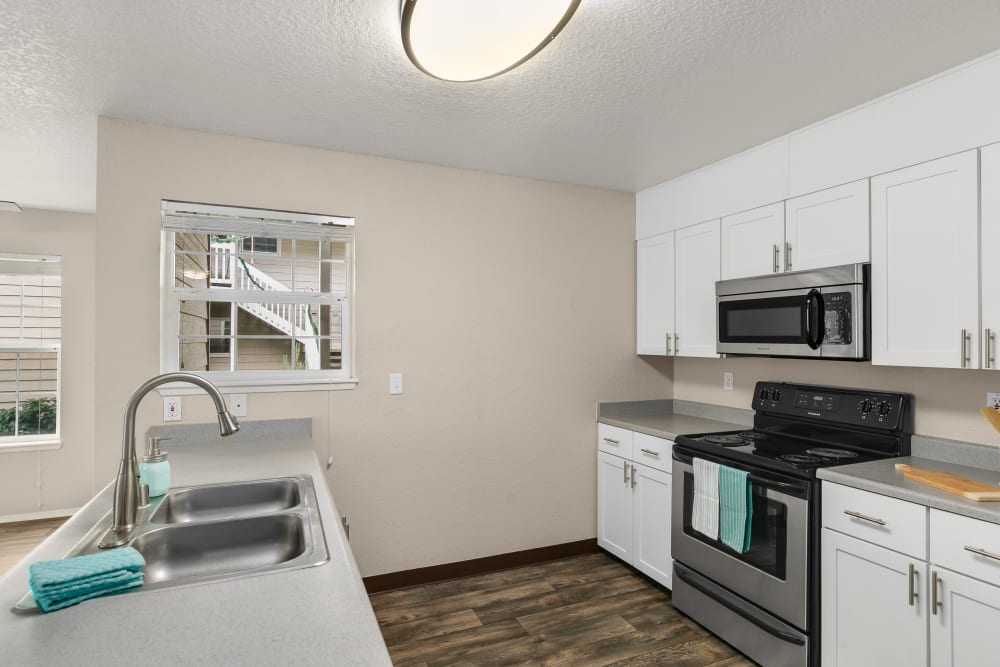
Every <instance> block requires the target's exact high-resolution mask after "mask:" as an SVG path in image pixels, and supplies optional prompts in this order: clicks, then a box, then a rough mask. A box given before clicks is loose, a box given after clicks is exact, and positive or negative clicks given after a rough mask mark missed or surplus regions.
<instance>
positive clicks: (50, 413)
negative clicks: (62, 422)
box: [0, 398, 56, 435]
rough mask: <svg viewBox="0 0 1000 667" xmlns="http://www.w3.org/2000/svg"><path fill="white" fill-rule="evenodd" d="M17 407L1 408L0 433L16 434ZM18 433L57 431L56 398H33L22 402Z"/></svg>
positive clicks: (32, 433)
mask: <svg viewBox="0 0 1000 667" xmlns="http://www.w3.org/2000/svg"><path fill="white" fill-rule="evenodd" d="M16 410H17V408H5V409H3V410H0V435H15V433H14V421H15V417H16ZM17 425H18V432H17V435H38V434H40V433H55V432H56V399H54V398H32V399H30V400H27V401H24V402H23V403H21V414H20V418H19V419H18V420H17Z"/></svg>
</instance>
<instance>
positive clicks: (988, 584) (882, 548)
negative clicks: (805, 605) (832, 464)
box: [820, 482, 1000, 667]
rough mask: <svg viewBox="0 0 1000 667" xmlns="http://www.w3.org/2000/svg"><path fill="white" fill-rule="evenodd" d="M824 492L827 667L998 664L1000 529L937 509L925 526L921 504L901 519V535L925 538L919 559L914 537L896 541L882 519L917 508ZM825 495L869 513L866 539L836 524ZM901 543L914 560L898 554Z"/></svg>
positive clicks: (838, 490) (853, 492)
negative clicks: (902, 509) (898, 510)
mask: <svg viewBox="0 0 1000 667" xmlns="http://www.w3.org/2000/svg"><path fill="white" fill-rule="evenodd" d="M823 489H824V490H823V496H824V501H823V503H824V507H823V531H822V538H821V539H822V546H821V558H822V591H821V595H822V601H821V616H822V620H821V632H822V637H821V639H820V641H821V643H822V657H823V665H824V667H834V666H836V667H839V666H843V667H847V666H850V667H865V666H867V665H872V666H875V665H878V666H880V667H881V666H883V665H900V666H904V665H905V666H906V667H920V666H924V667H926V666H927V665H930V667H993V666H995V665H998V664H1000V631H998V629H1000V586H995V585H993V584H994V583H995V582H997V581H1000V579H998V578H997V577H996V576H995V575H996V572H998V571H1000V553H998V552H1000V542H998V540H1000V525H997V524H994V523H989V522H985V521H980V520H978V519H971V518H969V517H965V516H960V515H956V514H952V513H950V512H943V511H941V510H937V509H931V510H930V514H929V521H928V508H926V507H925V506H923V505H919V507H921V508H923V515H922V516H920V517H914V516H907V517H905V518H906V519H907V520H906V522H905V524H904V527H903V528H902V532H907V531H909V532H912V534H913V535H920V534H923V535H925V541H924V543H923V544H922V545H921V547H922V548H921V549H920V553H921V554H923V557H917V554H916V553H914V551H913V541H912V540H910V539H908V538H909V537H910V536H907V535H902V534H900V533H897V534H896V535H894V534H893V533H892V531H891V530H890V529H889V528H890V524H891V523H892V521H891V519H890V518H889V517H890V515H888V514H886V512H887V511H890V512H891V511H893V504H899V505H900V506H902V505H910V504H911V503H905V502H904V501H900V500H896V499H889V498H886V497H885V496H882V495H879V494H874V493H870V492H867V491H860V490H858V489H849V488H847V487H843V486H841V485H838V484H831V483H829V482H824V483H823ZM831 492H832V493H831ZM845 492H846V493H845ZM828 496H829V497H830V498H832V499H836V498H838V497H841V498H845V497H846V498H848V499H849V500H850V502H851V503H852V506H853V505H857V506H859V507H863V508H864V509H865V510H866V511H867V512H868V514H866V515H865V519H864V521H862V523H864V524H865V526H868V525H869V524H870V528H869V530H870V532H866V533H863V534H862V533H859V532H856V531H857V530H859V529H858V528H856V527H854V526H853V525H848V524H841V525H839V526H837V525H833V523H834V522H833V520H834V518H835V515H836V514H838V513H839V510H840V509H841V508H840V507H839V506H837V507H836V508H833V509H831V508H828V507H827V497H828ZM866 500H867V501H870V502H866ZM887 502H888V503H889V505H886V503H887ZM834 509H835V510H837V511H834ZM828 510H829V511H828ZM851 511H853V510H851ZM855 514H860V512H857V513H855ZM869 515H870V516H869ZM883 515H885V516H883ZM872 519H875V521H874V522H873V521H872ZM879 522H882V523H881V525H880V523H879ZM859 525H860V524H859ZM907 526H908V528H907ZM842 530H847V531H848V532H851V533H852V534H851V535H848V534H845V533H844V532H840V531H842ZM880 530H881V532H880ZM853 535H858V537H855V536H853ZM904 538H906V539H904ZM887 544H891V545H892V546H893V548H888V546H887ZM902 546H905V547H906V548H907V549H908V550H910V553H901V552H899V551H896V550H895V549H896V548H901V547H902ZM928 547H929V548H928ZM928 554H929V556H928ZM952 568H954V569H952Z"/></svg>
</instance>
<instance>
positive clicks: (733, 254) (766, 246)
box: [722, 202, 785, 280]
mask: <svg viewBox="0 0 1000 667" xmlns="http://www.w3.org/2000/svg"><path fill="white" fill-rule="evenodd" d="M784 245H785V204H784V202H779V203H777V204H771V205H770V206H762V207H761V208H755V209H753V210H750V211H744V212H743V213H737V214H736V215H727V216H726V217H724V218H722V280H730V279H732V278H747V277H750V276H762V275H766V274H768V273H779V272H781V271H782V270H783V266H784Z"/></svg>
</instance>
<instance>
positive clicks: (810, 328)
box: [806, 289, 825, 350]
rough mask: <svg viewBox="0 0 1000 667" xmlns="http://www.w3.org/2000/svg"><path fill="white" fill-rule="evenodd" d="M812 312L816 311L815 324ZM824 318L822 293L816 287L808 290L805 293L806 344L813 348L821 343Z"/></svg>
mask: <svg viewBox="0 0 1000 667" xmlns="http://www.w3.org/2000/svg"><path fill="white" fill-rule="evenodd" d="M813 313H816V317H815V326H814V325H813V320H814V318H813ZM824 319H825V317H824V309H823V295H822V294H821V293H820V291H819V290H818V289H812V290H809V294H807V295H806V344H807V345H808V346H809V347H810V348H811V349H813V350H818V349H819V346H820V345H822V344H823V334H824V333H825V332H824V330H823V320H824ZM814 331H815V333H814Z"/></svg>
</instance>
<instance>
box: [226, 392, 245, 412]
mask: <svg viewBox="0 0 1000 667" xmlns="http://www.w3.org/2000/svg"><path fill="white" fill-rule="evenodd" d="M229 411H230V412H231V413H233V416H234V417H246V416H247V395H246V394H230V395H229Z"/></svg>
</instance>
